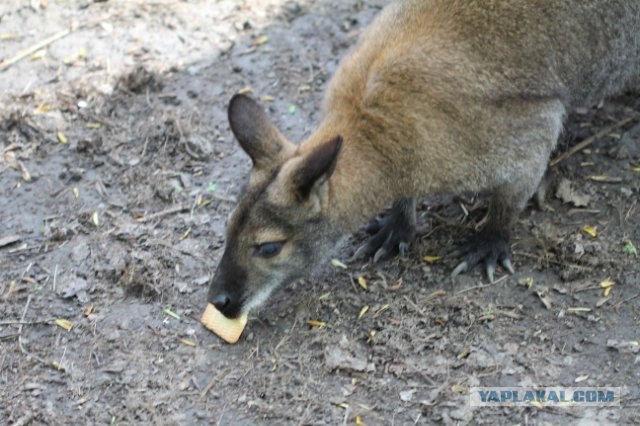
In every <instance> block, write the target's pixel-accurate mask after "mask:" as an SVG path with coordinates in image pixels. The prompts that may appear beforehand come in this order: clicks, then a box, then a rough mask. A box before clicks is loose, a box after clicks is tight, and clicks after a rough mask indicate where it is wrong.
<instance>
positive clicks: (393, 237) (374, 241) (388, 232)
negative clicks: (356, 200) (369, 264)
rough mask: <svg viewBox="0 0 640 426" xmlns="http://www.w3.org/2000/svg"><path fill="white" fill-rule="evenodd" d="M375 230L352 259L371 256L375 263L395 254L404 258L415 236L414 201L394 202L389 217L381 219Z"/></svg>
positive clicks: (402, 200)
mask: <svg viewBox="0 0 640 426" xmlns="http://www.w3.org/2000/svg"><path fill="white" fill-rule="evenodd" d="M377 228H378V229H375V230H373V232H372V233H373V234H374V235H373V236H372V237H371V238H369V240H367V242H366V243H364V244H363V245H362V246H361V247H360V248H358V250H356V252H355V254H354V255H353V257H352V259H361V258H369V257H371V256H373V262H374V263H375V262H377V261H378V260H380V259H383V258H385V257H388V256H390V255H392V254H394V253H396V252H399V253H400V256H404V253H405V252H406V251H407V249H408V248H409V244H411V242H412V241H413V239H414V238H415V236H416V199H415V198H401V199H399V200H397V201H396V202H394V203H393V207H391V212H390V213H389V216H387V217H386V218H384V219H382V221H380V226H379V227H377Z"/></svg>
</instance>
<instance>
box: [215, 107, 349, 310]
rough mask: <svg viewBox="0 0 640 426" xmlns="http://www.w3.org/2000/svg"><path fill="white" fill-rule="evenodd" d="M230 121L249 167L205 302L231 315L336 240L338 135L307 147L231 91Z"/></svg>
mask: <svg viewBox="0 0 640 426" xmlns="http://www.w3.org/2000/svg"><path fill="white" fill-rule="evenodd" d="M228 112H229V124H230V126H231V130H232V131H233V134H234V135H235V137H236V139H237V140H238V142H239V143H240V146H241V147H242V149H243V150H244V151H245V152H246V153H247V154H248V155H249V157H251V160H252V161H253V168H252V170H251V174H250V176H249V182H248V184H247V185H246V187H245V188H244V190H243V193H242V195H241V198H240V201H239V203H238V206H237V207H236V209H235V210H234V211H233V213H231V216H230V217H229V221H228V223H227V240H226V247H225V250H224V254H223V255H222V259H221V261H220V264H219V265H218V269H217V270H216V273H215V275H214V277H213V280H212V282H211V287H210V288H209V296H208V301H209V302H210V303H213V305H215V306H216V307H217V308H218V309H219V310H220V311H221V312H222V313H223V314H224V315H225V316H227V317H230V318H233V317H237V316H238V315H240V314H241V313H243V312H244V311H247V310H249V309H251V308H253V307H255V306H257V305H259V304H260V303H262V302H263V301H264V300H265V299H266V298H267V297H268V296H269V295H270V294H271V292H272V291H273V290H274V289H275V288H276V287H278V286H279V285H281V284H283V283H288V282H291V281H293V280H296V279H299V278H301V277H304V276H305V275H307V274H308V273H309V272H310V271H311V269H312V267H313V265H314V264H316V263H317V262H318V260H321V259H322V258H324V257H326V256H327V255H328V254H329V253H330V251H331V250H332V249H333V247H334V245H335V244H336V240H337V239H338V238H339V236H340V235H339V234H338V233H337V231H336V229H335V227H333V226H332V224H331V221H330V220H329V217H328V214H327V209H328V208H329V205H330V184H329V178H330V177H331V174H332V173H333V171H334V169H335V166H336V162H337V160H338V156H339V153H340V148H341V146H342V138H341V137H340V136H335V137H333V138H330V139H328V140H326V141H325V142H323V143H321V144H317V145H316V146H314V147H313V148H310V147H306V148H307V149H305V148H304V147H303V148H301V147H299V146H296V145H294V144H292V143H291V142H289V141H287V140H286V139H285V138H284V136H283V135H282V134H281V133H280V132H279V131H278V129H277V128H276V127H275V126H274V125H273V124H272V123H271V121H270V120H269V118H268V117H267V115H266V114H265V113H264V111H263V110H262V108H261V107H260V106H259V105H258V104H257V103H256V102H255V101H253V100H252V99H251V98H249V97H247V96H243V95H236V96H234V97H233V98H232V99H231V102H230V104H229V111H228Z"/></svg>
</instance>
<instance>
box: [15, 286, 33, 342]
mask: <svg viewBox="0 0 640 426" xmlns="http://www.w3.org/2000/svg"><path fill="white" fill-rule="evenodd" d="M30 304H31V295H29V297H27V303H25V305H24V310H23V311H22V317H21V318H20V322H21V324H20V327H18V334H19V335H20V336H19V337H18V346H20V352H22V353H23V354H28V352H27V350H26V349H25V348H24V346H22V326H23V325H24V317H26V316H27V310H28V309H29V305H30Z"/></svg>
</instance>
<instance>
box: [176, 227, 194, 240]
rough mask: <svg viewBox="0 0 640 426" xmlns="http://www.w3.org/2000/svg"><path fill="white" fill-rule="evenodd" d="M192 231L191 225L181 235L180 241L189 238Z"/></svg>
mask: <svg viewBox="0 0 640 426" xmlns="http://www.w3.org/2000/svg"><path fill="white" fill-rule="evenodd" d="M190 233H191V227H189V228H188V229H187V230H186V231H185V232H184V234H182V235H180V238H179V239H180V241H184V240H186V239H187V237H188V236H189V234H190Z"/></svg>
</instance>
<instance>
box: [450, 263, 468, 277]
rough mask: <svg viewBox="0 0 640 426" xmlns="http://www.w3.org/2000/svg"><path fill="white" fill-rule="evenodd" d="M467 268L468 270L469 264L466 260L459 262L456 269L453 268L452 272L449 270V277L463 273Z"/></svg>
mask: <svg viewBox="0 0 640 426" xmlns="http://www.w3.org/2000/svg"><path fill="white" fill-rule="evenodd" d="M468 270H469V264H468V263H467V262H466V261H463V262H460V263H459V264H458V266H456V269H454V270H453V272H451V278H454V277H456V276H458V275H460V274H464V273H465V272H467V271H468Z"/></svg>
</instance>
